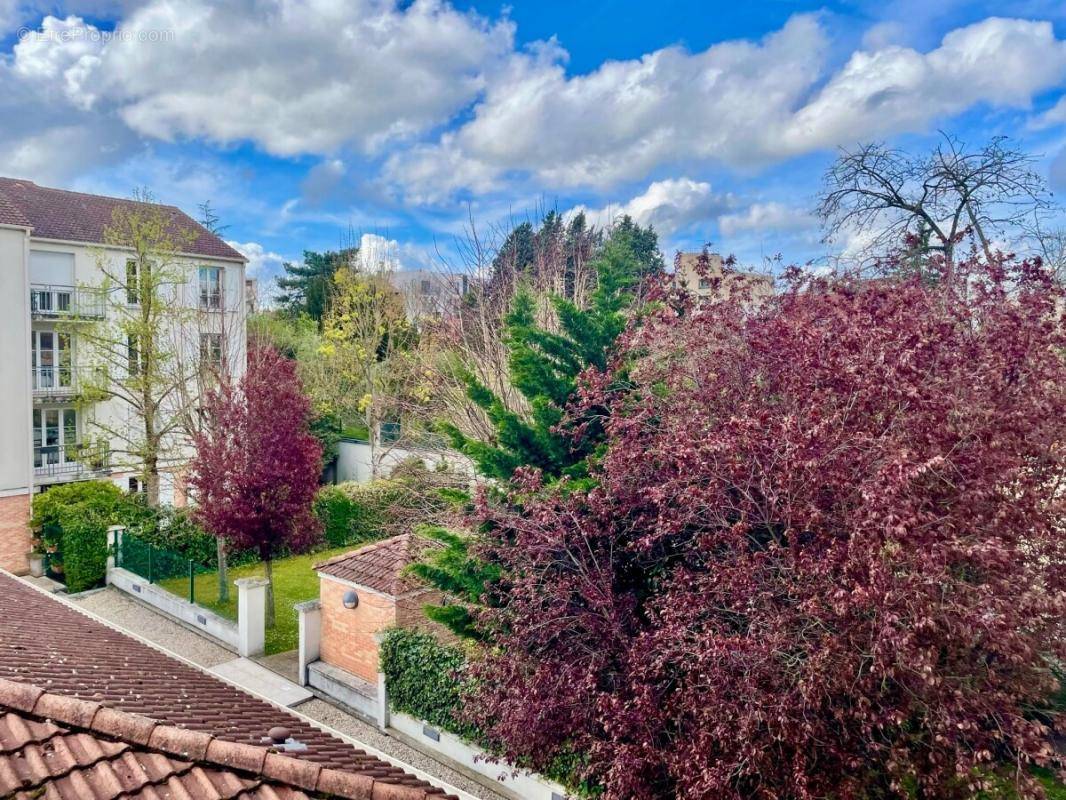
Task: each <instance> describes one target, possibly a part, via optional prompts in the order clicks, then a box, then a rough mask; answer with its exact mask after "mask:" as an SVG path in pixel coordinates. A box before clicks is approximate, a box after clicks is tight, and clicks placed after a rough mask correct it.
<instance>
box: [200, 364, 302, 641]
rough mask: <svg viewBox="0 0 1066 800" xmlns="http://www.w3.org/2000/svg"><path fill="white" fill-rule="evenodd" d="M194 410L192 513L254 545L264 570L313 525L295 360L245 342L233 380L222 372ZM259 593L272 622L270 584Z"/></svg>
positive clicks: (227, 536) (236, 542) (231, 538)
mask: <svg viewBox="0 0 1066 800" xmlns="http://www.w3.org/2000/svg"><path fill="white" fill-rule="evenodd" d="M202 413H203V416H204V424H203V426H202V428H201V430H200V431H199V432H197V433H196V434H195V435H194V443H195V445H196V457H195V458H194V459H193V461H192V464H191V467H190V473H189V486H190V487H191V488H192V490H193V492H194V496H195V500H196V511H195V513H196V517H197V519H198V521H199V522H200V523H201V524H202V525H203V526H204V527H205V528H206V529H207V530H209V531H211V532H212V533H213V534H214V535H215V536H219V537H221V538H223V539H224V540H225V541H226V543H227V544H228V545H229V546H231V547H235V548H240V549H246V548H255V549H256V550H257V551H258V552H259V557H260V559H261V560H262V561H263V563H264V565H265V569H266V577H267V578H272V561H273V559H274V557H275V555H277V553H278V552H279V550H281V549H282V548H284V549H288V550H294V551H297V552H299V551H301V550H304V549H306V548H307V547H309V546H310V545H311V544H312V543H313V542H314V541H315V539H316V538H317V536H318V532H319V527H320V526H319V523H318V520H317V519H316V517H315V516H314V514H313V512H312V506H311V504H312V501H313V500H314V496H315V490H316V489H317V488H318V477H319V474H320V473H321V470H322V448H321V446H320V445H319V443H318V440H317V439H315V437H314V436H312V435H311V433H310V432H309V431H308V423H309V420H310V416H311V405H310V401H309V400H308V399H307V397H305V396H304V394H303V392H302V391H301V388H300V381H299V379H298V378H297V377H296V365H295V364H294V363H293V362H292V361H289V360H288V359H286V358H284V357H283V356H281V355H280V354H279V353H278V352H277V351H276V350H274V349H273V348H272V347H269V346H264V345H257V346H252V347H250V348H249V350H248V365H247V369H246V371H245V373H244V375H243V377H242V378H241V380H240V382H239V383H236V384H235V383H232V382H229V381H227V380H225V379H223V380H222V381H221V382H220V383H219V385H218V386H217V387H216V388H215V389H213V390H210V391H209V392H208V393H207V395H206V398H205V400H204V404H203V410H202ZM267 598H268V600H267V624H268V625H273V623H274V597H273V591H272V589H268V590H267Z"/></svg>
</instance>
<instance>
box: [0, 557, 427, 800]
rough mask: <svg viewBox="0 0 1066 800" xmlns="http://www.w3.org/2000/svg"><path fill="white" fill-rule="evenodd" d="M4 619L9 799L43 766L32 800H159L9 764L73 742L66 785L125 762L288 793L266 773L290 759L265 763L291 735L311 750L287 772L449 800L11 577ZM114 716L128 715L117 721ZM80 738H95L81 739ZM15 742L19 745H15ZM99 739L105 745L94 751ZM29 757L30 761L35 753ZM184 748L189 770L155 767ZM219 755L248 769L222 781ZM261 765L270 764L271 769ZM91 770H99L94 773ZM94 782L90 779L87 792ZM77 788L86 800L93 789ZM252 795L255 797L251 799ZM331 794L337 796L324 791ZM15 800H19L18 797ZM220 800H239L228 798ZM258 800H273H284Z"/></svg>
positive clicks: (2, 678)
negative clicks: (277, 739)
mask: <svg viewBox="0 0 1066 800" xmlns="http://www.w3.org/2000/svg"><path fill="white" fill-rule="evenodd" d="M0 619H3V624H2V625H0V717H2V719H3V721H0V797H8V796H9V793H10V790H8V789H6V788H4V786H6V785H7V784H5V783H4V781H5V780H6V781H11V780H14V779H15V778H12V773H11V770H14V769H15V767H16V766H20V767H27V765H30V766H32V769H33V772H32V773H28V774H26V775H23V776H22V777H18V780H19V781H27V780H28V781H36V783H35V784H34V785H36V786H38V787H46V789H45V790H44V793H43V794H34V793H33V792H35V791H37V790H28V791H29V793H28V794H26V797H37V796H42V797H65V796H71V797H85V798H97V797H100V798H118V797H127V796H132V797H145V798H150V797H154V796H155V795H153V794H151V793H137V792H133V793H130V792H127V791H126V790H121V789H120V788H119V787H118V784H116V783H115V782H114V780H112V779H110V778H109V779H108V780H107V781H105V782H104V783H106V784H107V785H108V786H110V787H112V789H113V792H112V793H111V794H106V793H105V794H97V793H95V792H94V793H92V794H88V793H85V794H76V793H75V794H73V795H69V794H68V795H63V794H61V793H60V789H59V788H55V787H53V788H47V787H52V784H56V782H57V781H61V780H62V776H61V775H56V774H53V773H52V772H51V771H50V770H51V769H52V768H51V767H49V766H48V764H49V763H55V761H54V760H53V762H49V761H48V760H47V759H46V760H45V762H43V763H38V762H36V761H32V763H31V761H17V762H14V763H7V764H6V765H5V763H4V761H3V760H2V759H4V758H6V757H8V756H10V755H11V754H12V753H16V752H22V751H25V752H23V755H22V756H18V758H29V757H31V756H32V757H35V755H34V754H35V753H36V751H35V750H33V749H32V748H34V747H37V746H38V745H39V744H40V738H41V736H43V735H44V736H46V737H47V740H48V741H52V740H55V742H56V743H58V742H59V741H65V742H66V743H67V744H68V745H70V748H78V747H81V748H82V751H79V752H81V753H82V754H81V755H76V756H75V755H69V754H68V755H64V756H63V758H68V760H69V759H75V761H76V762H77V763H75V761H70V763H69V765H68V766H69V769H66V770H65V771H63V772H62V775H66V774H68V773H70V774H71V775H73V774H75V772H80V771H85V770H89V771H91V770H92V769H95V768H97V767H99V768H100V769H101V771H102V772H105V773H106V772H107V771H108V770H112V769H120V768H124V767H121V764H120V762H122V761H123V759H125V760H126V762H125V763H127V766H128V768H129V769H131V770H134V771H136V769H141V770H147V769H148V765H149V764H150V763H154V764H156V766H155V767H153V768H155V769H157V770H161V771H162V772H160V773H158V774H159V775H160V776H161V779H162V778H163V777H166V776H167V775H170V776H171V777H174V776H175V775H178V774H180V775H185V774H188V775H190V776H192V775H193V773H194V772H195V776H196V779H197V780H200V779H201V778H202V777H203V776H202V775H201V773H203V775H206V776H207V778H206V780H208V782H210V781H212V780H214V779H215V778H217V779H218V780H219V781H222V782H223V783H226V785H236V784H235V783H234V781H236V782H238V783H239V782H242V781H244V782H247V781H251V782H252V784H255V785H258V784H256V783H255V782H256V781H259V782H261V783H264V784H271V782H272V781H273V782H278V781H277V780H276V778H277V775H274V774H272V773H268V772H265V771H264V770H266V767H267V766H269V764H274V763H280V762H278V761H277V759H278V758H279V757H280V756H279V755H277V754H276V755H274V756H268V755H266V751H267V750H268V749H269V747H268V745H269V741H270V740H269V735H270V731H271V729H272V728H286V729H287V730H288V732H289V734H290V737H291V739H292V740H293V741H294V742H296V743H298V746H299V747H302V748H303V749H293V750H286V751H285V764H284V765H282V766H284V768H285V769H286V770H290V771H292V772H293V774H298V775H305V776H306V775H311V774H312V773H314V774H315V775H325V776H326V777H327V778H328V779H329V780H331V781H332V780H334V779H336V780H338V781H339V780H340V778H336V776H334V773H342V774H344V775H347V776H349V778H350V779H351V780H350V781H349V782H350V784H351V785H353V786H362V787H364V788H365V787H377V789H376V791H375V792H374V793H373V795H371V794H370V789H367V790H366V791H365V792H364V794H353V795H352V796H353V797H358V798H360V800H362V798H366V800H370V799H371V797H373V800H378V798H379V797H380V798H395V800H422V798H426V797H430V798H438V797H441V796H443V795H444V792H442V791H441V790H440V789H437V788H435V787H432V786H430V785H429V784H428V783H426V782H425V781H422V780H420V779H418V778H416V777H415V776H413V775H410V774H408V773H407V772H405V771H404V770H403V769H401V768H399V767H396V766H393V765H392V764H389V763H387V762H385V761H382V760H381V759H379V758H377V757H375V756H373V755H370V754H368V753H366V752H364V751H363V750H360V749H358V748H357V747H355V746H353V745H351V744H349V743H348V742H346V741H344V740H342V739H340V738H339V737H337V736H334V735H332V734H330V733H327V732H326V731H323V730H320V729H319V728H316V727H314V726H312V725H310V724H309V723H308V722H307V721H305V720H304V719H303V718H301V717H298V716H296V715H295V714H292V713H289V712H288V711H286V710H284V709H281V708H277V707H275V706H273V705H271V704H270V703H267V702H265V701H263V700H260V699H259V698H257V697H254V696H252V695H250V694H248V693H246V692H244V691H241V690H240V689H237V688H235V687H233V686H231V685H230V684H227V683H225V682H224V681H222V680H220V679H218V678H216V677H215V676H213V675H210V674H208V673H207V672H205V671H203V670H200V669H198V668H196V667H194V666H192V665H190V664H187V663H185V662H182V661H178V660H177V659H175V658H172V657H170V656H168V655H166V654H164V653H162V652H160V651H159V650H156V649H155V648H153V647H150V646H148V645H147V644H144V643H142V642H140V641H137V640H136V639H133V638H132V637H130V636H127V635H125V634H123V633H120V632H119V631H116V630H114V629H112V628H110V627H108V626H106V625H103V624H102V623H100V622H97V621H96V620H94V619H92V618H90V617H89V616H87V615H85V614H83V613H81V612H79V611H77V610H75V609H74V608H72V607H71V606H69V605H67V604H65V603H63V602H61V601H59V600H57V599H55V598H53V597H51V596H49V595H46V594H44V593H42V592H40V591H38V590H37V589H34V588H33V587H31V586H28V585H27V584H25V583H23V582H22V581H20V580H18V579H17V578H14V577H12V576H11V575H9V574H6V573H3V572H0ZM20 687H21V688H20ZM42 692H43V693H42ZM29 697H32V698H33V704H32V705H30V704H29V703H30V701H29V700H28V699H25V698H29ZM19 698H23V699H19ZM115 712H124V713H123V714H122V715H120V716H116V713H115ZM12 714H13V715H14V716H11V715H12ZM47 720H51V722H52V726H53V727H54V728H55V729H56V730H52V728H46V727H41V726H42V725H45V723H46V721H47ZM105 722H107V724H108V725H109V726H112V727H107V728H106V729H100V730H97V728H95V727H94V725H102V724H104V723H105ZM119 723H121V726H124V727H121V726H119ZM149 726H158V727H153V731H156V730H157V731H158V733H154V734H151V733H146V731H147V729H148V727H149ZM13 731H14V732H13ZM80 734H85V736H86V737H87V738H77V735H80ZM153 735H154V739H153V738H152V737H153ZM146 736H147V737H148V738H145V737H146ZM4 737H10V742H6V741H5V738H4ZM56 737H61V738H60V739H56ZM64 737H73V738H69V740H68V739H67V738H64ZM94 739H95V740H98V741H97V742H96V743H95V744H94V742H93V740H94ZM264 740H266V744H264ZM35 742H36V744H35ZM100 742H104V744H101V743H100ZM109 743H110V744H109ZM115 743H117V744H118V746H119V747H120V748H121V747H122V746H123V745H125V746H126V749H122V750H121V752H120V751H119V750H116V749H115V747H114V746H112V745H114V744H115ZM27 747H30V748H31V750H25V748H27ZM175 747H176V748H177V751H180V753H181V754H183V757H182V758H177V761H181V762H183V763H177V762H175V763H172V764H170V765H167V764H164V763H163V762H162V761H153V759H152V757H151V756H153V754H156V755H158V754H160V753H162V754H163V755H164V756H166V757H167V758H170V757H171V756H176V751H174V748H175ZM168 748H169V749H168ZM68 749H69V748H68ZM72 752H73V751H72ZM90 752H91V753H94V754H95V755H93V756H92V757H91V758H90V756H89V755H85V753H90ZM220 753H221V754H223V755H225V754H227V753H228V754H236V755H237V756H240V760H239V761H234V762H233V763H232V764H229V766H232V767H234V770H233V775H220V774H216V773H218V770H219V769H220V768H223V767H225V766H227V762H226V761H225V759H224V758H223V757H222V756H220V755H219V754H220ZM124 754H125V755H124ZM259 754H263V760H262V762H261V763H260V761H259V760H258V759H259ZM234 757H236V756H234ZM85 759H89V761H88V762H85ZM129 759H132V761H131V760H129ZM141 761H144V764H141V766H139V767H136V769H135V765H134V762H137V763H138V764H140V763H141ZM238 767H239V768H238ZM253 767H254V768H253ZM196 769H199V770H200V772H196ZM279 769H280V767H279ZM224 771H225V770H224V769H223V772H224ZM279 774H280V773H279ZM211 776H214V778H212V777H211ZM90 777H91V776H88V775H82V778H84V780H85V781H88V780H89V778H90ZM191 779H192V777H190V780H191ZM166 780H170V777H167V778H166ZM309 780H310V779H304V778H300V779H299V780H296V779H294V780H293V781H290V783H291V786H289V788H290V789H292V790H293V791H296V790H301V791H303V790H309V791H310V790H315V791H319V789H318V788H316V787H319V786H320V785H319V784H317V783H316V784H310V785H308V781H309ZM316 780H317V778H316ZM300 781H303V782H300ZM104 783H101V784H100V785H101V786H103V785H104ZM64 785H65V784H64ZM78 785H79V786H81V787H82V789H83V790H84V786H85V785H86V784H84V783H79V784H78ZM56 786H58V784H56ZM19 791H22V790H21V789H20V790H19ZM108 791H111V789H109V790H108ZM153 791H155V790H153ZM204 791H205V792H206V791H207V790H206V789H204ZM242 791H245V792H246V793H247V791H248V790H242ZM256 791H259V789H256ZM263 791H264V792H265V791H266V789H263ZM270 791H275V790H274V789H270ZM330 791H332V793H333V794H334V795H338V796H341V797H348V795H344V794H342V793H341V792H338V791H334V790H330ZM320 793H324V794H327V795H328V794H329V792H326V791H324V790H323V791H322V792H320ZM275 794H277V796H278V797H283V798H289V797H291V798H294V799H297V800H298V799H299V798H302V797H304V796H307V797H309V798H314V797H318V795H315V794H306V793H305V795H300V794H291V793H290V794H287V795H286V794H278V793H277V792H276V791H275ZM14 796H15V797H20V795H19V794H18V793H15V794H14ZM159 796H160V797H172V798H181V797H186V796H188V797H191V798H194V800H200V798H201V797H205V798H206V797H214V796H215V795H212V794H210V793H205V794H195V793H192V794H186V795H183V794H181V793H180V792H175V793H172V794H169V795H168V794H166V793H159ZM219 796H220V797H231V796H236V795H232V794H231V795H227V794H224V793H220V794H219ZM248 796H250V797H253V798H256V799H257V800H258V798H260V797H261V798H264V800H265V798H270V797H273V796H274V795H271V794H250V795H248Z"/></svg>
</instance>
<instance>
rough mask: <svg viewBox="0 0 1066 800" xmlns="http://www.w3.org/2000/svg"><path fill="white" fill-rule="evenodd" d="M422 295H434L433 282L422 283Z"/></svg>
mask: <svg viewBox="0 0 1066 800" xmlns="http://www.w3.org/2000/svg"><path fill="white" fill-rule="evenodd" d="M422 294H433V283H432V282H431V281H426V280H424V281H422Z"/></svg>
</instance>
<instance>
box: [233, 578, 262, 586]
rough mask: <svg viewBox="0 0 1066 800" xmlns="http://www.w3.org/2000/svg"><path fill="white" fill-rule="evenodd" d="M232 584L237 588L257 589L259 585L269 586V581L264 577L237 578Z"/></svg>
mask: <svg viewBox="0 0 1066 800" xmlns="http://www.w3.org/2000/svg"><path fill="white" fill-rule="evenodd" d="M233 585H234V586H236V587H237V588H238V589H258V588H259V587H260V586H269V585H270V581H269V580H267V579H266V578H237V580H235V581H234V582H233Z"/></svg>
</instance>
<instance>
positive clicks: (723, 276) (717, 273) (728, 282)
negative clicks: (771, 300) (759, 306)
mask: <svg viewBox="0 0 1066 800" xmlns="http://www.w3.org/2000/svg"><path fill="white" fill-rule="evenodd" d="M701 256H702V254H701V253H682V254H681V257H680V258H679V259H678V263H677V270H676V272H675V273H674V280H675V281H677V283H678V285H679V286H681V287H683V288H684V289H686V290H688V291H689V292H690V293H692V294H693V295H695V296H696V297H697V298H700V299H710V298H723V297H729V296H730V295H731V294H732V293H733V292H734V291H736V290H741V289H742V290H743V291H746V292H748V293H749V294H750V296H751V299H752V300H754V301H758V300H759V299H761V298H764V297H769V296H770V295H772V294H773V293H774V279H773V278H772V277H771V276H770V275H764V274H762V273H758V272H741V271H739V270H736V269H731V268H728V267H726V266H725V263H724V261H723V260H722V257H721V256H720V255H718V253H708V254H707V260H706V262H705V263H704V264H703V266H702V268H701V265H700V259H701Z"/></svg>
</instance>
